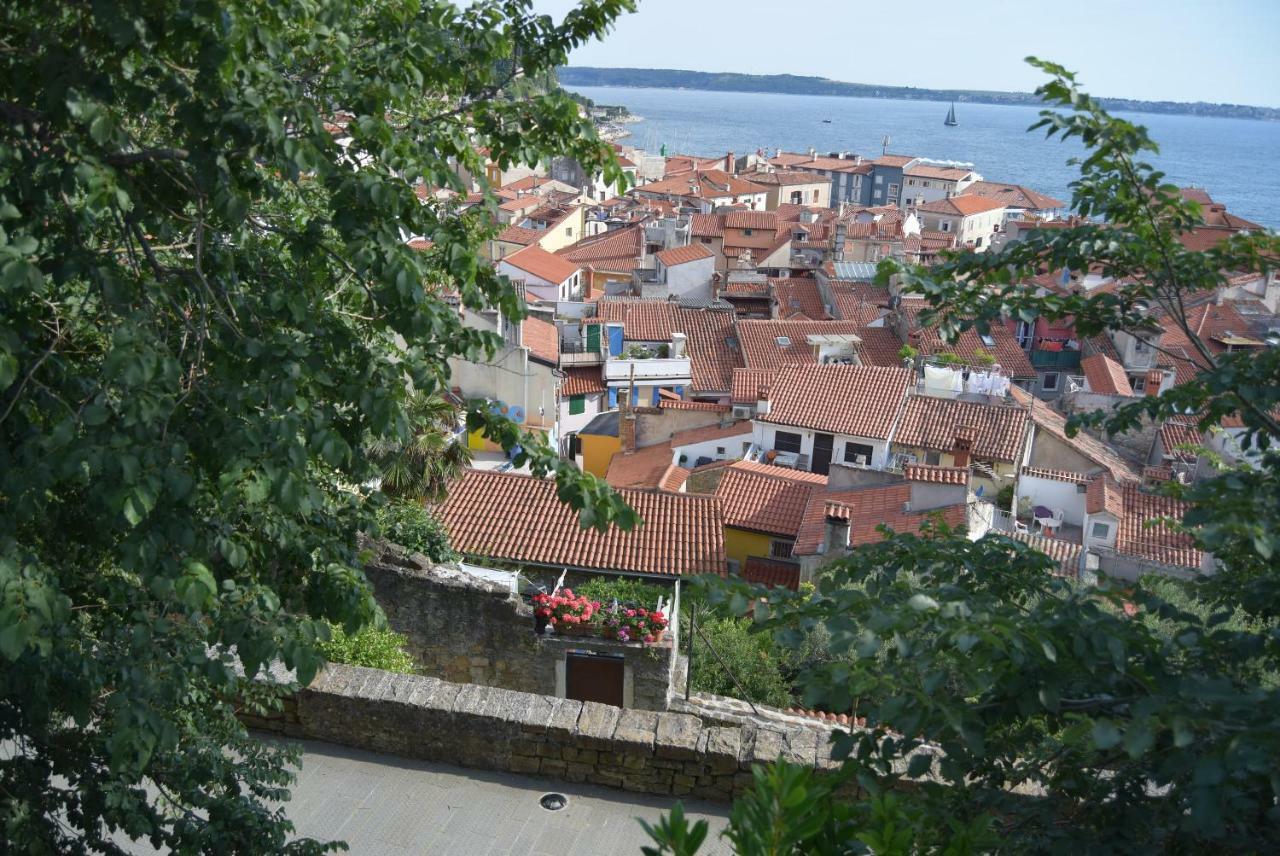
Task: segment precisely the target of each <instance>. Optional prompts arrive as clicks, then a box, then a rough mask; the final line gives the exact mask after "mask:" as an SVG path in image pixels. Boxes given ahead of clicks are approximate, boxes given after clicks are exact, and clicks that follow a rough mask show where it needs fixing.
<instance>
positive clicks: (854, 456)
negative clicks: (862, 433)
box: [844, 443, 875, 467]
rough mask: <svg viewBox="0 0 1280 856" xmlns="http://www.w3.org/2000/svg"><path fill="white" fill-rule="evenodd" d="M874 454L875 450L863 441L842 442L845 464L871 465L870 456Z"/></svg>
mask: <svg viewBox="0 0 1280 856" xmlns="http://www.w3.org/2000/svg"><path fill="white" fill-rule="evenodd" d="M873 454H875V450H874V449H872V448H871V447H870V446H868V445H867V444H865V443H845V444H844V462H845V463H846V464H862V465H863V466H867V467H869V466H871V456H872V455H873Z"/></svg>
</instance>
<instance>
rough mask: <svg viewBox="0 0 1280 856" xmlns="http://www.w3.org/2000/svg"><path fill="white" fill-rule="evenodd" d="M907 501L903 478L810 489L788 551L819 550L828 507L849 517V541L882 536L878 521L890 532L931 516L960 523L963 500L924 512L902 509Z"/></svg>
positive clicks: (916, 528)
mask: <svg viewBox="0 0 1280 856" xmlns="http://www.w3.org/2000/svg"><path fill="white" fill-rule="evenodd" d="M910 501H911V485H910V484H908V483H907V482H899V483H897V484H889V485H876V486H872V487H865V488H861V489H859V490H850V491H836V492H826V493H823V492H820V491H817V490H815V491H813V493H812V494H811V496H810V497H809V503H808V505H806V506H805V510H804V519H803V521H802V522H801V524H800V534H799V535H798V536H797V537H796V543H795V546H794V547H793V548H792V553H793V554H794V555H797V556H812V555H817V554H819V553H822V552H823V538H824V536H825V534H826V523H827V515H828V510H830V512H831V513H832V515H833V516H836V517H839V518H840V519H843V520H848V521H849V545H850V546H851V547H856V546H859V545H861V544H873V543H876V542H878V541H882V540H884V535H883V534H881V533H880V532H879V531H878V527H879V526H881V525H884V526H888V527H889V528H890V529H891V530H893V531H894V532H918V531H919V530H920V527H921V526H923V525H924V524H925V523H926V522H927V521H929V520H931V519H933V516H934V515H935V514H936V515H940V516H941V517H942V520H943V521H944V522H945V523H946V524H947V525H948V526H963V525H964V523H965V520H966V517H967V512H966V507H965V505H964V503H961V504H959V505H949V506H946V507H944V508H940V509H932V510H930V511H925V512H912V511H903V510H902V509H903V506H904V505H905V504H906V503H909V502H910Z"/></svg>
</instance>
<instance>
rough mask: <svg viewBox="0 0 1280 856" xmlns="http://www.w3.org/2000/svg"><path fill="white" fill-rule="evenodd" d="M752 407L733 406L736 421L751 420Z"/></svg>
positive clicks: (745, 405) (746, 405) (743, 405)
mask: <svg viewBox="0 0 1280 856" xmlns="http://www.w3.org/2000/svg"><path fill="white" fill-rule="evenodd" d="M751 410H752V408H751V406H750V405H749V404H735V405H734V406H733V418H734V419H750V418H751V416H752V413H751Z"/></svg>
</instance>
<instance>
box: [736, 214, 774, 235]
mask: <svg viewBox="0 0 1280 856" xmlns="http://www.w3.org/2000/svg"><path fill="white" fill-rule="evenodd" d="M724 227H725V228H726V229H759V230H760V231H762V232H773V231H776V230H777V228H778V215H777V214H775V213H773V212H772V211H730V212H729V213H728V214H726V215H724Z"/></svg>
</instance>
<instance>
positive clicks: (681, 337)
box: [669, 333, 688, 358]
mask: <svg viewBox="0 0 1280 856" xmlns="http://www.w3.org/2000/svg"><path fill="white" fill-rule="evenodd" d="M687 338H688V337H687V336H685V334H684V333H672V334H671V348H670V351H669V353H670V354H671V356H672V357H673V358H678V357H683V356H684V343H685V341H686V340H687Z"/></svg>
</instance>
